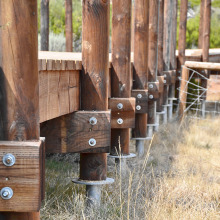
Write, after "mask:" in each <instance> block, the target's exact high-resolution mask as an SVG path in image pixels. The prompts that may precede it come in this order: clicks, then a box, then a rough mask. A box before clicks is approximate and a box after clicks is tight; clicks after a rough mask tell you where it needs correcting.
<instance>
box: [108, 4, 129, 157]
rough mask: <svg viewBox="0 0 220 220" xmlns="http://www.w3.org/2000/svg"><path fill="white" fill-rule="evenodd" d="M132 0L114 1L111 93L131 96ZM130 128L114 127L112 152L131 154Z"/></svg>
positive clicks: (119, 95) (119, 96)
mask: <svg viewBox="0 0 220 220" xmlns="http://www.w3.org/2000/svg"><path fill="white" fill-rule="evenodd" d="M130 53H131V0H113V1H112V74H111V84H112V86H111V95H112V97H118V98H129V97H131V65H130V60H131V58H130V56H131V55H130ZM129 142H130V129H129V128H125V129H112V133H111V154H113V155H117V154H118V153H119V152H120V148H121V154H122V155H123V154H125V155H129V154H130V152H129Z"/></svg>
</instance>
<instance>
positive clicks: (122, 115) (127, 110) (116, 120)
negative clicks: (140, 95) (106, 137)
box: [108, 98, 135, 128]
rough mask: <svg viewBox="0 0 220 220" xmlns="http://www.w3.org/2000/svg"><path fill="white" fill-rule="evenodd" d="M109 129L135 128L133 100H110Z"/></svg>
mask: <svg viewBox="0 0 220 220" xmlns="http://www.w3.org/2000/svg"><path fill="white" fill-rule="evenodd" d="M108 107H109V109H111V128H134V127H135V98H110V99H109V102H108Z"/></svg>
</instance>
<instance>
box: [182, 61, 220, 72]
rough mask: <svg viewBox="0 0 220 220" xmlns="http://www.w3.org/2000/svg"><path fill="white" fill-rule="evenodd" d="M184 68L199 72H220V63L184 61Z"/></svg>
mask: <svg viewBox="0 0 220 220" xmlns="http://www.w3.org/2000/svg"><path fill="white" fill-rule="evenodd" d="M185 66H187V67H189V68H192V69H199V70H201V69H203V70H205V69H207V70H220V63H210V62H193V61H186V62H185Z"/></svg>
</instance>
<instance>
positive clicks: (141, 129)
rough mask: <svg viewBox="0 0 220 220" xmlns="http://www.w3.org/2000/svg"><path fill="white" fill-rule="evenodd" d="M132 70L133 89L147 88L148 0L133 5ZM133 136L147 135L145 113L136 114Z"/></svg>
mask: <svg viewBox="0 0 220 220" xmlns="http://www.w3.org/2000/svg"><path fill="white" fill-rule="evenodd" d="M134 7H135V8H134V11H135V12H134V16H135V18H134V26H135V27H134V28H135V30H134V31H135V32H134V72H133V80H134V81H133V89H142V90H145V89H147V83H148V33H149V0H136V1H135V6H134ZM135 117H136V118H135V129H133V137H143V138H145V137H146V135H147V114H136V116H135Z"/></svg>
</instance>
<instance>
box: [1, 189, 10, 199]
mask: <svg viewBox="0 0 220 220" xmlns="http://www.w3.org/2000/svg"><path fill="white" fill-rule="evenodd" d="M0 194H1V197H2V199H5V200H8V199H11V198H12V196H13V190H12V189H11V188H10V187H4V188H2V189H1V192H0Z"/></svg>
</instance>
